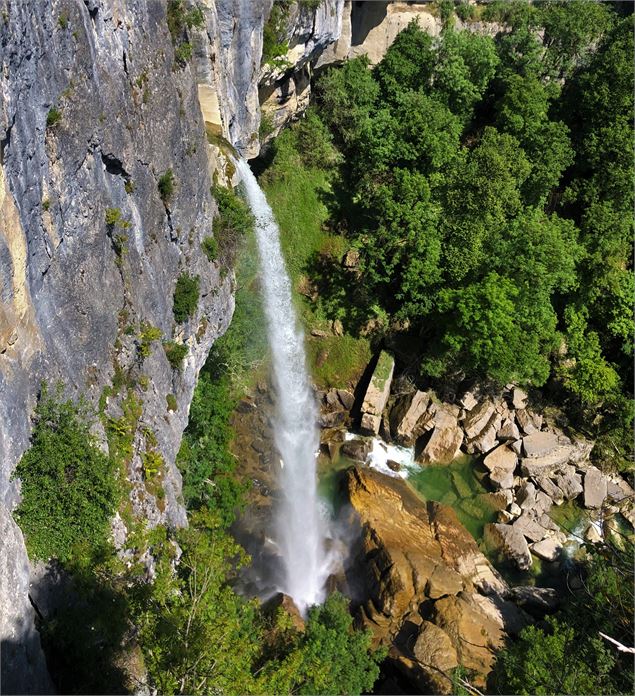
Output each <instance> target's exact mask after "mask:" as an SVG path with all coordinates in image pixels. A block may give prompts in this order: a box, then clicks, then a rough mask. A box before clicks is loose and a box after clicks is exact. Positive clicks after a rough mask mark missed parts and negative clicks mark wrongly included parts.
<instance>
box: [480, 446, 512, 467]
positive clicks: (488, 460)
mask: <svg viewBox="0 0 635 696" xmlns="http://www.w3.org/2000/svg"><path fill="white" fill-rule="evenodd" d="M517 463H518V457H517V456H516V453H515V452H514V451H513V450H512V449H511V448H510V447H508V446H507V445H499V446H498V447H497V448H496V449H495V450H493V451H492V452H490V453H489V454H488V455H487V456H486V457H485V458H484V459H483V465H484V466H485V468H486V469H488V470H489V471H494V469H504V470H506V471H511V472H513V471H514V469H515V468H516V464H517Z"/></svg>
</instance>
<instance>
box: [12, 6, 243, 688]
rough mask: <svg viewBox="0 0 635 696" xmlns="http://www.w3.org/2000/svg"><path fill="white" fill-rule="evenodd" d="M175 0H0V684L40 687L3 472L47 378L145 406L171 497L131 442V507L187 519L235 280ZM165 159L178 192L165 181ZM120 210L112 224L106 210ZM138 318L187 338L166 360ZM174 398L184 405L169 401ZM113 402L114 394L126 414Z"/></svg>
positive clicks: (20, 447)
mask: <svg viewBox="0 0 635 696" xmlns="http://www.w3.org/2000/svg"><path fill="white" fill-rule="evenodd" d="M165 10H166V8H165V3H162V2H156V1H155V0H101V1H99V0H86V1H85V2H81V1H79V0H56V1H55V2H52V0H33V1H32V2H28V3H27V2H13V1H11V0H0V62H1V64H2V81H1V83H0V84H1V90H2V93H1V100H0V165H1V166H0V208H1V212H0V294H1V297H2V304H1V306H0V502H1V504H2V505H1V507H0V520H1V526H2V544H3V554H2V555H3V569H2V576H1V577H2V584H1V585H0V615H1V617H2V618H1V621H2V627H1V635H2V640H3V659H2V667H3V672H5V674H4V676H3V689H4V690H5V691H6V692H8V693H10V692H11V691H13V692H21V693H27V692H36V693H41V692H45V691H47V690H48V687H49V685H48V682H47V677H46V672H45V669H44V665H43V660H42V657H41V653H40V652H39V645H38V639H37V634H36V633H35V631H34V628H33V621H32V609H31V607H30V605H29V600H28V586H29V573H28V563H27V559H26V554H25V549H24V544H23V539H22V535H21V533H20V530H19V529H18V528H17V527H16V526H15V524H14V522H13V520H12V519H11V517H10V515H9V514H8V513H9V511H10V510H11V509H12V508H13V506H14V505H15V502H16V499H17V495H18V488H17V484H16V482H12V481H10V476H11V472H12V470H13V469H14V467H15V464H16V462H17V461H18V460H19V458H20V456H21V454H22V453H23V451H24V450H25V448H26V447H27V446H28V442H29V431H30V414H31V413H32V410H33V406H34V404H35V401H36V397H37V393H38V390H39V388H40V385H41V383H42V381H43V380H48V381H51V382H55V381H61V382H63V383H64V384H65V385H66V392H67V393H68V394H69V395H75V396H76V395H79V394H82V395H84V396H86V397H87V399H88V400H89V401H90V402H92V403H93V404H95V405H96V404H97V402H98V401H99V398H100V396H101V395H102V392H103V389H104V387H106V386H108V385H110V384H111V382H112V379H113V375H114V374H115V370H117V371H118V373H119V374H120V375H125V379H126V380H127V381H128V384H130V385H133V386H134V391H135V394H136V396H137V398H138V399H140V400H141V402H142V404H143V415H142V417H141V422H142V424H143V427H144V431H145V432H151V433H153V436H154V438H156V445H155V446H156V448H157V449H158V450H159V451H160V453H161V455H162V457H163V460H164V462H165V465H164V468H165V470H164V471H163V472H162V479H163V487H164V490H165V499H164V500H162V501H159V500H157V498H156V497H155V496H154V495H152V494H151V492H149V491H147V490H146V489H145V486H144V481H143V475H142V465H141V461H140V457H139V455H140V453H141V452H142V451H143V449H144V448H145V447H146V446H147V443H146V442H144V441H143V437H141V436H139V437H137V438H136V440H135V457H134V459H133V461H132V462H131V463H130V467H129V471H128V478H129V480H130V485H131V500H132V506H133V511H134V512H135V513H136V514H137V515H138V516H139V517H141V518H147V519H148V520H149V521H150V523H151V524H152V525H154V524H159V523H162V524H170V525H182V524H184V523H185V511H184V509H183V507H182V505H181V504H180V502H179V497H180V488H181V481H180V475H179V473H178V471H177V470H176V467H175V465H174V459H175V455H176V452H177V450H178V447H179V442H180V437H181V433H182V431H183V428H184V427H185V425H186V423H187V417H188V410H189V404H190V400H191V397H192V392H193V389H194V385H195V382H196V377H197V374H198V371H199V369H200V367H201V366H202V364H203V362H204V360H205V358H206V356H207V353H208V352H209V349H210V347H211V344H212V342H213V341H214V339H215V338H216V337H217V336H219V335H220V334H222V332H223V331H224V330H225V328H226V326H227V324H228V322H229V320H230V318H231V313H232V309H233V297H232V294H231V290H232V288H231V282H232V281H231V277H230V276H226V277H225V276H222V275H221V272H220V269H219V268H218V267H216V266H215V265H214V264H212V263H210V262H209V261H208V260H207V258H206V257H205V256H204V254H203V253H202V252H201V240H202V238H203V237H204V236H207V235H209V234H210V230H211V225H212V218H213V215H214V213H215V210H216V207H215V203H214V201H213V199H212V198H211V195H210V181H209V177H208V175H207V147H206V143H205V133H204V128H203V123H202V118H201V114H200V109H199V106H198V100H197V90H196V82H195V80H194V79H193V75H192V72H191V69H190V68H189V67H188V66H180V65H178V64H176V63H175V61H174V54H173V48H172V42H171V38H170V34H169V32H168V28H167V23H166V16H165ZM168 170H171V171H172V172H173V177H174V191H173V193H172V195H171V196H166V195H164V196H163V199H165V200H163V199H162V197H161V195H160V193H159V188H158V182H159V179H160V177H161V176H162V175H164V174H165V172H167V171H168ZM108 209H111V211H112V210H115V209H116V210H118V211H119V213H118V215H119V222H117V223H116V224H114V225H107V224H106V211H107V210H108ZM186 270H187V272H188V273H190V274H192V275H198V276H199V277H200V285H201V297H200V301H199V303H198V308H197V310H196V313H195V316H193V317H192V318H191V319H190V320H188V321H187V322H186V323H184V324H179V325H176V324H175V321H174V317H173V313H172V297H173V292H174V287H175V283H176V280H177V278H178V276H179V274H180V273H181V272H183V271H186ZM144 326H145V327H148V326H152V327H155V328H157V329H159V330H160V332H161V334H162V336H163V338H164V339H165V340H172V341H177V342H180V343H184V344H186V345H187V347H188V352H187V355H186V357H185V360H184V361H183V365H182V368H181V369H180V370H179V369H173V368H172V367H171V365H170V363H169V362H168V360H167V358H166V355H165V352H164V350H163V348H162V346H161V341H160V340H154V341H153V342H152V343H151V344H150V345H149V346H148V349H147V350H144V351H140V350H139V348H140V342H141V341H142V338H141V336H142V334H143V330H144ZM168 394H173V395H174V396H175V398H176V404H177V408H176V410H168V408H167V407H166V397H167V395H168ZM120 398H121V397H111V398H110V399H109V401H108V403H107V409H108V412H109V413H113V414H117V412H118V408H119V404H118V402H119V400H120Z"/></svg>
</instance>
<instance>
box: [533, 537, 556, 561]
mask: <svg viewBox="0 0 635 696" xmlns="http://www.w3.org/2000/svg"><path fill="white" fill-rule="evenodd" d="M529 548H530V549H531V552H532V553H533V554H535V555H536V556H538V558H541V559H542V560H543V561H555V560H557V559H558V556H559V555H560V551H561V550H562V544H561V543H560V542H559V541H558V540H557V539H556V538H555V537H547V538H546V539H543V540H542V541H538V542H536V543H535V544H532V545H531V546H530V547H529Z"/></svg>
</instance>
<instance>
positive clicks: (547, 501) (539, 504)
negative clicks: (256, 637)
mask: <svg viewBox="0 0 635 696" xmlns="http://www.w3.org/2000/svg"><path fill="white" fill-rule="evenodd" d="M552 507H553V500H551V498H550V497H549V496H548V495H547V494H546V493H544V492H543V491H536V514H538V515H541V514H543V513H545V512H549V510H551V508H552Z"/></svg>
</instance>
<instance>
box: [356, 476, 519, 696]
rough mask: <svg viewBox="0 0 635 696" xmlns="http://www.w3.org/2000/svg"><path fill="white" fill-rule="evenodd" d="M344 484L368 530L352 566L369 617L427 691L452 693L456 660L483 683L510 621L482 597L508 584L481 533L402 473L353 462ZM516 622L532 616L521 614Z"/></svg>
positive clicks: (358, 520)
mask: <svg viewBox="0 0 635 696" xmlns="http://www.w3.org/2000/svg"><path fill="white" fill-rule="evenodd" d="M345 489H346V493H347V496H348V499H349V501H350V504H351V507H352V509H353V511H354V520H355V523H356V524H358V525H359V527H360V530H361V531H360V546H359V552H358V555H357V558H356V564H355V568H354V571H355V576H356V577H358V578H361V579H362V580H363V584H364V589H363V593H364V596H365V597H366V600H365V601H364V603H363V604H362V606H361V607H360V620H361V621H362V623H364V624H365V625H367V626H369V627H370V628H371V629H372V631H373V633H374V636H375V640H376V641H377V642H381V643H384V644H388V645H390V644H392V645H393V649H392V650H391V656H392V659H394V660H395V661H396V662H398V663H400V665H401V667H402V668H403V670H404V671H406V672H409V673H412V672H413V671H414V672H415V673H416V674H417V675H418V677H417V678H418V679H419V680H420V683H426V684H428V688H435V689H437V690H439V691H441V692H442V693H447V692H448V689H450V688H451V682H450V681H449V680H448V677H447V674H445V675H444V673H443V669H444V666H445V669H450V668H451V667H450V666H451V665H453V664H455V663H456V660H457V656H458V660H459V662H460V663H461V664H465V665H466V666H468V665H469V668H470V669H474V670H476V672H477V675H478V676H477V678H476V683H480V684H483V683H484V679H485V676H486V675H487V673H488V672H489V671H490V669H491V666H492V663H493V659H494V650H495V649H496V647H497V646H499V645H500V644H501V641H502V640H503V638H504V635H505V630H506V629H505V626H506V622H507V621H508V620H509V619H506V618H505V617H504V616H503V614H502V613H501V612H500V611H499V610H498V609H495V608H493V605H490V604H487V603H483V602H482V600H484V599H485V597H484V596H483V594H482V593H485V594H488V595H489V594H491V595H499V596H502V595H505V594H506V593H507V592H508V588H507V586H506V584H505V583H504V581H503V580H502V579H501V578H500V576H499V575H498V573H497V572H496V571H495V570H494V568H493V567H492V566H491V565H490V563H489V562H488V561H487V559H486V558H485V557H484V556H483V554H482V553H481V552H480V551H479V548H478V546H477V544H476V542H475V540H474V539H473V537H472V536H471V535H470V534H469V532H467V530H466V529H465V528H464V527H463V526H462V525H461V524H460V523H459V521H458V519H457V517H456V515H455V513H454V512H453V511H452V510H451V509H450V508H448V507H445V506H443V505H440V504H438V503H431V502H429V503H423V502H422V501H421V500H420V499H419V497H418V496H417V495H416V494H415V493H414V491H412V489H410V487H409V486H408V485H407V484H406V483H405V482H404V481H402V480H400V479H394V478H390V477H387V476H384V475H382V474H380V473H378V472H376V471H373V470H370V469H365V468H360V467H354V468H351V469H349V470H348V471H347V472H346V479H345ZM511 613H513V612H510V611H508V612H507V614H508V615H511ZM515 620H517V621H520V622H521V623H522V622H523V621H524V619H523V618H522V616H521V615H520V614H518V612H517V611H516V615H515ZM413 627H414V628H413ZM409 631H410V635H411V638H409V639H408V640H405V639H404V636H405V635H406V634H407V633H408V632H409ZM412 631H415V634H414V636H412ZM400 636H401V637H400ZM439 670H441V673H439Z"/></svg>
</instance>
